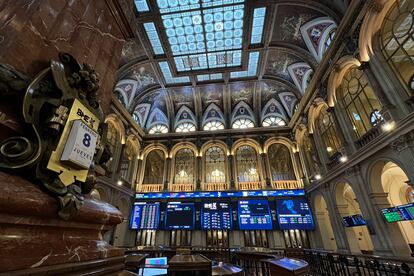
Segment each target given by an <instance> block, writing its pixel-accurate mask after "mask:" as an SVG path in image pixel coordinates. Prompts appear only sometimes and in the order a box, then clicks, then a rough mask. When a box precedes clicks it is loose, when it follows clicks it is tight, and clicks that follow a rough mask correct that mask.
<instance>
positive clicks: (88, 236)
mask: <svg viewBox="0 0 414 276" xmlns="http://www.w3.org/2000/svg"><path fill="white" fill-rule="evenodd" d="M0 186H1V188H2V192H1V193H0V247H1V248H2V249H1V250H0V260H1V261H0V272H6V271H7V272H12V271H13V273H14V274H18V275H27V274H30V275H34V272H35V270H38V269H40V268H41V271H43V273H45V271H49V270H50V271H60V270H56V269H58V268H59V267H60V268H62V269H64V270H65V271H70V270H71V269H75V267H77V269H76V271H77V273H78V272H79V273H81V271H83V270H85V271H90V270H91V269H92V270H93V267H95V266H94V265H92V263H95V264H96V262H98V263H99V262H101V263H102V264H105V263H106V264H110V266H114V267H117V268H119V269H120V270H122V268H123V261H124V260H123V259H124V257H123V256H124V250H123V249H120V248H116V247H113V246H111V245H110V244H108V243H107V242H105V241H104V240H103V238H102V237H103V233H104V232H106V231H108V230H110V229H111V228H112V227H113V226H115V225H116V224H118V223H120V222H121V221H122V219H123V217H122V214H121V213H120V211H119V210H117V209H116V208H115V207H113V206H112V205H110V204H108V203H105V202H101V201H98V200H95V199H92V198H90V197H89V196H88V198H86V199H85V201H84V204H83V206H82V207H81V208H80V210H79V211H78V212H77V213H76V214H75V215H74V216H73V218H71V219H70V220H68V221H64V220H62V219H61V218H60V217H59V216H58V214H57V213H58V202H57V199H56V198H54V197H52V196H50V195H48V194H46V193H45V192H44V191H42V190H41V189H40V188H39V187H38V186H37V185H35V184H33V183H31V182H29V181H27V180H25V179H23V178H21V177H19V176H14V175H9V174H6V173H3V172H0ZM85 262H92V263H91V265H90V266H88V265H84V266H82V265H81V263H85ZM62 266H63V267H62ZM102 267H105V265H104V266H102ZM102 267H99V266H97V267H96V268H95V269H99V270H101V269H102ZM32 269H35V270H33V271H32ZM58 274H60V275H63V274H64V273H63V272H62V273H58Z"/></svg>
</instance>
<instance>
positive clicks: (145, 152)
mask: <svg viewBox="0 0 414 276" xmlns="http://www.w3.org/2000/svg"><path fill="white" fill-rule="evenodd" d="M156 149H158V150H161V151H162V152H163V153H164V157H165V158H167V157H168V156H169V155H168V149H167V147H166V146H164V145H163V144H160V143H153V144H151V145H148V146H146V147H145V148H144V149H143V151H142V155H141V159H142V160H144V161H145V158H146V157H147V155H148V154H149V153H150V152H151V151H153V150H156Z"/></svg>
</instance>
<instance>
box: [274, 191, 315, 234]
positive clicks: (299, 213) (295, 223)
mask: <svg viewBox="0 0 414 276" xmlns="http://www.w3.org/2000/svg"><path fill="white" fill-rule="evenodd" d="M276 213H277V220H278V223H279V227H280V229H281V230H290V229H299V230H313V229H315V225H314V222H313V218H312V212H311V209H310V207H309V204H308V202H307V201H306V199H304V198H300V199H278V200H276Z"/></svg>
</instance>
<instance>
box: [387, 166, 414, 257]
mask: <svg viewBox="0 0 414 276" xmlns="http://www.w3.org/2000/svg"><path fill="white" fill-rule="evenodd" d="M381 186H382V187H381V188H382V192H383V193H386V194H387V200H388V203H389V205H390V207H393V206H399V205H404V204H408V203H414V197H413V188H412V186H411V185H409V180H408V177H407V175H406V174H405V172H404V171H403V170H402V169H401V168H400V167H399V166H398V165H397V164H395V163H393V162H387V163H385V165H384V166H383V168H382V173H381ZM392 223H393V224H394V223H395V224H397V225H398V227H399V230H400V232H401V235H402V237H403V240H404V241H405V243H406V244H407V245H408V247H409V248H410V249H411V252H414V221H412V220H410V221H400V222H392Z"/></svg>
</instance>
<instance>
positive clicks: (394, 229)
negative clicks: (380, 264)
mask: <svg viewBox="0 0 414 276" xmlns="http://www.w3.org/2000/svg"><path fill="white" fill-rule="evenodd" d="M368 176H369V178H368V179H369V187H370V189H369V190H370V196H371V197H372V202H373V204H374V205H375V207H376V208H377V211H378V212H381V210H382V209H384V208H389V207H394V206H398V205H403V204H407V203H410V199H409V197H408V194H407V192H408V191H411V190H410V189H412V186H410V185H408V184H407V182H408V181H409V180H408V177H407V174H406V172H405V170H404V167H402V166H401V162H399V160H395V159H394V160H393V159H391V158H380V159H377V160H375V161H373V162H372V163H371V164H370V166H369V167H368ZM385 227H386V228H387V231H388V232H389V233H390V238H391V240H392V246H393V251H394V254H395V255H400V256H401V255H403V256H410V254H411V250H410V248H409V244H414V223H413V222H412V221H402V222H391V223H386V225H385Z"/></svg>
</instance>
